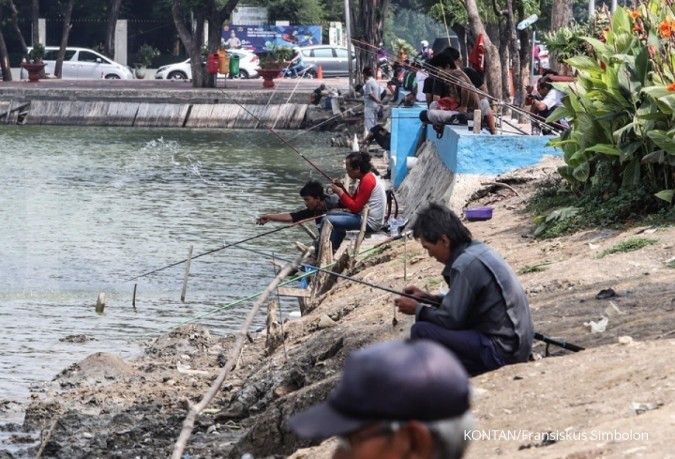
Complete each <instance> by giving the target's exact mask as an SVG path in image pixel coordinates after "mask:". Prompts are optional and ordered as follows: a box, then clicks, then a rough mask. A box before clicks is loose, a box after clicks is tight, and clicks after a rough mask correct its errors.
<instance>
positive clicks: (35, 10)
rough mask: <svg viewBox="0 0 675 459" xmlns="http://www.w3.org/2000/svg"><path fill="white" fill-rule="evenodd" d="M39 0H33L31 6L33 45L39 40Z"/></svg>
mask: <svg viewBox="0 0 675 459" xmlns="http://www.w3.org/2000/svg"><path fill="white" fill-rule="evenodd" d="M39 20H40V0H33V4H32V6H31V31H30V34H31V40H30V42H31V44H32V45H33V46H35V45H37V44H38V43H39V42H40V21H39Z"/></svg>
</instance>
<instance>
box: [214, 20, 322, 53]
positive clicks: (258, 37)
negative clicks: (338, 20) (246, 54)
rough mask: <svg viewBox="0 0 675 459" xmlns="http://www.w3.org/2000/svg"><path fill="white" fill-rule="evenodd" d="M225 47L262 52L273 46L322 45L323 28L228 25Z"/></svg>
mask: <svg viewBox="0 0 675 459" xmlns="http://www.w3.org/2000/svg"><path fill="white" fill-rule="evenodd" d="M222 42H223V45H224V46H226V47H228V48H244V49H250V50H253V51H262V50H264V49H265V48H267V47H269V46H271V45H278V46H288V47H294V46H309V45H320V44H321V26H317V25H309V26H305V25H295V26H278V25H257V26H250V25H226V26H223V38H222Z"/></svg>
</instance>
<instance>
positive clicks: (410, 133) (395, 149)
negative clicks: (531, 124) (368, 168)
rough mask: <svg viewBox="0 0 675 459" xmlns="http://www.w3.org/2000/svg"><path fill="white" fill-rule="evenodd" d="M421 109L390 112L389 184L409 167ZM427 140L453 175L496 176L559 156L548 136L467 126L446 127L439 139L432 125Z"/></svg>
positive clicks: (396, 181) (396, 183) (397, 180)
mask: <svg viewBox="0 0 675 459" xmlns="http://www.w3.org/2000/svg"><path fill="white" fill-rule="evenodd" d="M421 110H422V109H421V108H402V109H394V110H393V111H392V132H391V156H392V183H393V184H394V186H395V187H397V188H398V187H399V186H400V185H401V184H402V183H403V180H404V179H405V177H406V176H407V175H408V170H407V168H406V167H405V162H406V157H407V156H415V153H416V152H415V146H416V145H417V143H418V142H419V134H418V133H419V132H420V131H421V125H422V122H421V121H420V120H419V112H420V111H421ZM426 139H427V141H428V142H430V143H432V144H433V145H434V146H435V149H436V151H437V152H438V155H439V157H440V159H441V161H442V162H443V164H444V165H445V167H446V168H447V169H448V170H449V171H452V172H453V173H456V174H464V175H479V176H495V175H499V174H503V173H505V172H508V171H510V170H513V169H517V168H520V167H526V166H531V165H534V164H536V163H537V162H539V161H540V160H541V159H542V158H543V157H544V156H545V155H560V151H559V150H557V149H555V148H551V147H547V146H546V144H547V143H548V141H549V139H550V137H547V136H530V135H518V134H501V135H490V134H487V133H486V134H483V133H481V134H474V133H472V132H471V131H469V129H468V128H467V127H466V126H445V129H444V131H443V136H442V137H441V138H440V139H439V138H437V136H436V132H435V131H434V130H433V128H432V127H431V126H427V128H426Z"/></svg>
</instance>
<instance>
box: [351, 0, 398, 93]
mask: <svg viewBox="0 0 675 459" xmlns="http://www.w3.org/2000/svg"><path fill="white" fill-rule="evenodd" d="M358 1H359V5H358V8H352V9H351V19H352V25H353V28H354V30H353V31H352V37H353V38H354V39H356V40H358V41H357V42H356V43H355V45H354V51H355V54H356V69H355V70H354V72H355V73H356V75H355V76H356V81H357V82H361V80H362V75H361V74H362V72H363V69H364V68H365V67H371V68H375V65H374V64H375V50H376V49H377V48H379V46H380V43H383V42H384V20H385V15H386V12H387V10H388V7H389V0H358Z"/></svg>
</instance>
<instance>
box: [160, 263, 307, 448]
mask: <svg viewBox="0 0 675 459" xmlns="http://www.w3.org/2000/svg"><path fill="white" fill-rule="evenodd" d="M308 254H309V252H305V253H304V254H302V255H300V256H298V257H297V258H296V259H295V260H294V261H293V263H288V264H287V265H286V266H285V267H284V268H283V269H282V270H281V271H280V272H279V274H277V276H276V277H275V278H274V280H272V282H271V283H270V284H269V285H268V286H267V288H266V289H265V291H264V292H263V293H262V294H261V295H260V297H258V300H257V301H256V302H255V303H254V304H253V307H252V308H251V310H250V311H249V313H248V315H247V316H246V320H245V321H244V323H243V324H242V326H241V328H240V329H239V333H238V335H237V340H236V341H235V343H234V347H233V348H232V349H231V350H230V355H229V357H228V359H227V363H226V364H225V366H224V367H223V369H222V370H221V372H220V374H218V377H217V378H216V379H215V381H213V384H211V387H209V390H208V391H207V392H206V394H205V395H204V397H202V399H201V401H200V402H199V403H197V404H196V405H194V404H192V403H188V406H189V410H188V414H187V416H185V420H184V421H183V429H182V430H181V433H180V436H179V437H178V440H176V445H175V446H174V449H173V454H172V455H171V458H172V459H181V457H182V456H183V451H184V450H185V447H186V445H187V442H188V440H189V439H190V436H192V429H194V425H195V420H196V419H197V416H199V414H200V413H201V412H202V411H203V410H204V408H206V407H207V406H208V404H209V403H210V402H211V401H212V400H213V399H214V398H215V396H216V395H217V394H218V392H219V391H220V387H221V386H222V385H223V383H224V382H225V378H227V376H228V375H229V374H230V372H231V371H232V369H233V368H234V366H235V363H236V361H237V359H238V357H239V355H240V354H241V351H242V350H243V348H244V343H245V341H246V335H247V333H248V328H249V327H250V326H251V323H252V322H253V319H254V318H255V317H256V315H257V314H258V311H259V310H260V307H261V306H262V305H263V304H264V303H265V302H266V301H267V298H268V297H269V296H270V295H271V294H272V293H273V292H274V290H275V289H276V288H277V286H278V285H279V283H281V281H282V280H283V279H284V278H285V277H286V276H288V274H289V273H290V272H291V271H292V270H293V269H296V268H297V267H298V266H300V263H302V262H303V261H304V259H305V258H306V257H307V256H308Z"/></svg>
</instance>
